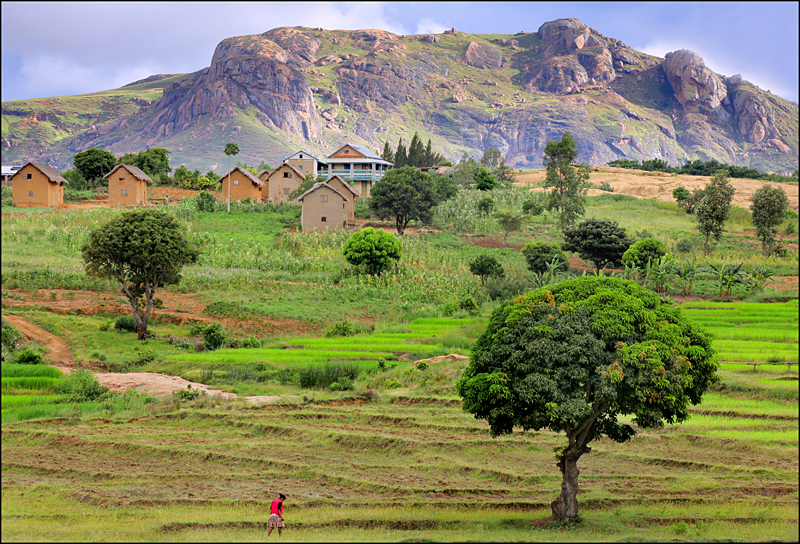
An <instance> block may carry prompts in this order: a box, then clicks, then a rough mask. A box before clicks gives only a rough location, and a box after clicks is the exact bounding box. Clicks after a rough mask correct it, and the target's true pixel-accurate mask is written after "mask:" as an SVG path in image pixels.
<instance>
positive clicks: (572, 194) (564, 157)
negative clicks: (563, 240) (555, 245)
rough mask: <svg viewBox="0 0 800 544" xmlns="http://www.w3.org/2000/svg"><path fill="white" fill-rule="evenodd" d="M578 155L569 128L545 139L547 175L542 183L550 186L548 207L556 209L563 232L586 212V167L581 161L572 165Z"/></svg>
mask: <svg viewBox="0 0 800 544" xmlns="http://www.w3.org/2000/svg"><path fill="white" fill-rule="evenodd" d="M577 157H578V149H577V148H576V146H575V140H573V139H572V136H570V134H569V132H565V133H564V135H563V136H562V137H561V140H556V141H552V142H548V143H547V145H546V146H545V148H544V167H545V168H546V169H547V175H546V177H545V181H544V184H543V187H544V188H545V189H551V191H550V192H549V193H548V197H549V200H548V203H547V209H548V210H558V212H559V224H560V226H561V232H562V233H563V232H564V231H565V230H566V229H567V228H568V227H569V226H571V225H573V224H574V223H575V222H576V221H577V220H578V218H579V217H581V216H582V215H583V214H584V213H585V209H584V205H585V203H586V192H587V189H586V187H585V185H586V182H587V181H588V180H589V169H588V168H587V167H586V166H584V165H578V166H574V165H573V164H572V163H573V162H574V161H575V159H576V158H577Z"/></svg>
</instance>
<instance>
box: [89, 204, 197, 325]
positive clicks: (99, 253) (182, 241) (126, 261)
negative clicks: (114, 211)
mask: <svg viewBox="0 0 800 544" xmlns="http://www.w3.org/2000/svg"><path fill="white" fill-rule="evenodd" d="M81 252H82V254H83V260H84V262H85V263H86V271H87V273H88V274H91V275H96V276H101V277H107V278H113V279H115V280H117V281H118V282H119V283H120V284H121V285H122V292H123V293H124V294H125V296H126V297H127V299H128V302H129V303H130V305H131V311H132V313H133V318H134V319H135V320H136V327H137V330H138V337H139V340H144V339H146V338H147V322H148V319H149V318H150V312H151V311H152V309H153V300H154V299H155V295H156V291H157V290H158V288H159V287H161V286H163V285H169V284H175V283H179V282H180V279H181V276H180V271H181V269H182V268H183V266H184V265H187V264H190V263H193V262H196V261H197V258H198V256H199V254H200V253H199V251H198V250H197V249H195V248H192V247H191V246H190V243H189V239H188V237H187V235H186V230H185V229H184V228H183V227H181V225H180V224H178V221H177V220H176V219H175V218H174V217H172V216H171V215H169V214H167V213H164V212H162V211H160V210H156V209H142V210H134V211H130V212H123V213H122V214H121V215H120V216H118V217H117V218H116V219H112V220H111V221H110V222H108V223H106V224H105V225H103V226H102V227H99V228H97V229H95V230H94V231H92V232H91V233H89V240H88V242H87V243H86V245H84V246H83V247H82V248H81Z"/></svg>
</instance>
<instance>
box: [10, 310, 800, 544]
mask: <svg viewBox="0 0 800 544" xmlns="http://www.w3.org/2000/svg"><path fill="white" fill-rule="evenodd" d="M687 306H688V308H687V312H692V313H694V314H695V315H694V317H695V319H697V320H701V321H705V322H707V323H708V324H711V323H712V322H713V321H714V320H716V322H718V323H719V324H718V325H714V326H710V328H712V329H713V330H714V331H715V332H717V330H718V329H719V330H721V329H738V330H739V331H740V332H741V331H744V330H745V329H744V328H743V327H745V325H744V324H741V319H739V318H741V317H743V316H745V315H746V314H747V313H748V312H750V313H752V314H753V316H754V317H753V325H754V328H755V325H757V324H758V326H759V327H761V328H762V329H763V324H761V323H763V322H762V321H759V320H758V319H757V318H756V317H755V316H756V315H761V317H763V312H758V311H756V310H762V309H763V310H768V311H769V313H770V314H772V315H783V316H784V318H783V319H782V320H780V321H778V322H776V324H775V328H774V330H775V331H776V338H780V339H781V342H784V340H785V339H786V338H788V337H791V330H792V329H793V328H794V329H795V330H796V313H795V314H792V311H794V312H796V307H797V304H796V302H794V303H785V304H762V305H753V307H750V306H748V305H742V304H738V305H720V304H719V303H714V304H712V305H704V304H702V303H701V304H695V303H693V304H690V305H687ZM722 307H726V308H729V310H725V311H723V310H720V309H719V308H722ZM792 315H794V319H795V321H794V322H792V320H791V316H792ZM725 316H728V317H730V318H735V319H727V320H726V319H725ZM724 323H729V324H730V323H734V326H729V325H724ZM780 323H783V325H782V327H779V326H778V325H779V324H780ZM741 336H742V335H739V337H741ZM744 336H746V335H744ZM367 338H369V337H365V339H367ZM350 340H353V341H354V345H358V343H357V342H358V338H353V339H350ZM385 341H386V340H385V339H384V340H381V342H385ZM726 341H727V340H725V339H724V338H720V340H718V342H719V343H720V347H719V349H720V350H722V349H723V346H724V345H725V344H724V342H726ZM343 342H345V340H340V341H337V345H338V344H341V343H343ZM795 342H796V339H795ZM779 343H780V342H779ZM789 343H791V342H789ZM376 345H380V342H378V343H376V342H371V343H370V342H364V343H363V347H361V348H360V349H362V350H368V349H377V348H373V346H376ZM308 347H309V348H312V346H311V345H309V346H308ZM381 349H395V348H381ZM253 351H256V350H253ZM301 351H302V350H301ZM764 353H765V354H768V353H771V352H770V351H769V350H767V351H764ZM464 365H465V362H463V361H455V362H441V363H433V364H431V365H430V366H429V367H428V368H427V369H426V370H424V371H423V372H421V373H420V374H426V375H427V376H428V378H429V379H430V380H431V381H435V380H437V379H439V378H441V376H445V375H447V376H457V375H458V374H459V373H460V371H461V370H462V369H463V367H464ZM721 374H722V376H723V381H722V383H721V384H720V385H719V386H718V387H717V388H716V389H715V390H714V391H712V392H709V393H708V394H707V395H706V397H704V402H703V403H702V404H701V405H699V406H696V407H694V408H693V417H692V418H691V419H690V420H689V421H687V422H686V423H684V424H683V425H678V426H667V427H665V428H663V429H660V430H649V431H642V432H640V434H639V435H638V436H636V437H634V438H633V439H632V440H631V441H630V442H628V443H626V444H616V443H613V442H611V441H609V440H601V441H599V442H597V443H595V444H594V447H593V451H592V453H591V454H590V455H586V456H584V457H583V458H582V459H581V462H580V468H581V471H582V473H581V478H580V484H581V493H580V495H579V501H580V503H581V509H582V514H583V517H584V520H583V521H582V522H581V523H580V524H578V525H575V526H570V527H554V526H551V525H549V524H547V523H545V522H544V521H543V518H546V517H548V516H549V514H550V507H549V504H550V502H551V501H552V500H553V499H554V498H555V497H556V495H557V493H558V490H559V487H560V481H561V478H560V474H559V472H558V469H557V468H556V466H555V460H554V457H553V449H554V448H556V447H559V446H563V437H562V436H559V435H556V434H554V433H551V432H529V433H522V432H518V433H515V434H513V435H511V436H507V437H502V438H494V439H493V438H491V437H490V436H489V433H488V428H487V426H486V424H485V423H484V422H482V421H477V420H475V419H473V418H472V417H471V416H470V415H468V414H465V413H464V412H462V411H461V406H460V402H459V400H458V399H457V398H456V397H455V395H454V394H453V393H452V392H450V393H446V392H443V393H442V394H437V395H434V394H430V392H428V393H426V392H425V391H429V390H426V389H424V388H423V387H422V386H421V385H420V384H421V380H417V382H414V383H412V384H411V385H409V386H407V387H403V388H398V389H388V388H383V389H380V393H379V394H375V393H373V394H372V395H362V396H358V395H352V394H349V395H348V394H345V395H344V396H341V397H338V398H330V399H329V400H324V401H319V400H318V401H316V402H314V401H310V400H307V401H303V402H300V401H297V402H294V403H288V401H287V403H286V404H278V405H266V406H256V407H253V406H250V407H245V406H244V405H242V404H238V403H227V404H219V403H216V404H215V403H214V402H210V401H209V400H208V399H202V398H201V399H199V400H197V401H194V402H193V403H189V404H180V403H179V404H177V405H171V406H170V405H162V406H161V407H160V409H159V410H157V411H156V412H154V413H152V414H151V415H148V416H146V417H139V416H131V417H124V416H122V417H118V416H115V417H114V418H113V419H112V418H109V419H105V418H97V417H95V418H92V419H83V420H80V419H58V420H54V421H41V422H37V421H29V422H22V423H17V424H13V425H4V426H3V444H2V446H3V460H2V463H3V539H4V540H85V539H86V538H87V536H89V535H91V536H93V537H95V538H97V539H101V540H158V541H173V540H176V541H177V540H180V541H185V540H191V541H198V540H256V539H263V538H264V536H265V535H264V531H265V520H266V517H267V512H268V506H269V502H270V501H271V499H272V498H274V496H276V495H277V493H278V492H283V493H285V494H287V495H288V497H289V498H288V500H287V502H286V512H285V513H286V519H287V524H288V525H287V527H288V528H287V530H286V531H287V532H286V534H284V538H288V539H290V540H293V541H336V540H348V541H350V540H361V541H407V540H414V541H420V540H425V539H428V540H432V541H453V540H493V541H514V540H516V541H519V540H523V541H586V540H612V541H618V540H626V539H644V540H671V539H675V538H679V539H683V538H692V539H730V540H738V541H759V540H797V536H798V522H797V506H798V500H797V499H798V495H797V493H798V484H797V481H798V457H797V450H798V412H797V410H798V404H797V367H796V366H794V367H793V369H792V370H791V371H789V370H787V368H786V366H785V365H783V364H781V365H774V366H762V367H759V368H758V370H757V371H755V372H753V370H752V369H751V367H749V366H745V365H741V364H736V363H723V365H722V369H721ZM364 380H365V381H366V382H368V383H366V385H374V384H375V383H377V382H379V381H380V380H379V379H376V378H375V377H374V376H373V377H366V378H364ZM370 380H371V381H370ZM363 383H365V382H362V384H363ZM775 384H786V385H787V387H785V388H778V387H776V385H775ZM4 402H5V401H4Z"/></svg>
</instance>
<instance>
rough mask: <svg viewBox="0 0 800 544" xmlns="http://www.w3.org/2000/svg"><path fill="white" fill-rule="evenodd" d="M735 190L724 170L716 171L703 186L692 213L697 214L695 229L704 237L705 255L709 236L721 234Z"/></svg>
mask: <svg viewBox="0 0 800 544" xmlns="http://www.w3.org/2000/svg"><path fill="white" fill-rule="evenodd" d="M735 192H736V189H735V188H734V187H733V185H731V184H730V182H729V181H728V172H726V171H725V170H719V171H717V172H716V173H715V174H714V176H713V177H712V178H711V181H710V182H709V183H708V185H706V186H705V187H704V188H703V193H702V195H703V196H702V199H701V200H700V202H699V203H698V204H697V207H696V208H695V210H694V213H695V215H696V216H697V230H699V231H700V233H701V234H704V235H705V237H706V238H705V243H704V244H703V252H704V253H705V255H708V239H709V236H710V235H712V234H713V235H714V238H715V239H716V240H719V239H720V237H721V236H722V229H723V227H724V226H725V221H727V219H728V213H729V212H730V209H731V201H732V200H733V195H734V193H735Z"/></svg>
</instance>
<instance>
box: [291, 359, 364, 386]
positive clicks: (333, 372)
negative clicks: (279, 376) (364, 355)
mask: <svg viewBox="0 0 800 544" xmlns="http://www.w3.org/2000/svg"><path fill="white" fill-rule="evenodd" d="M358 372H359V368H358V363H357V362H347V363H325V364H324V365H318V366H309V367H306V368H302V369H300V373H299V376H298V377H299V382H300V387H303V388H305V389H309V388H312V387H316V388H320V389H328V388H330V386H331V384H333V383H338V384H340V385H341V384H342V382H343V380H347V379H349V380H350V382H351V383H352V382H353V381H354V380H355V379H356V378H358Z"/></svg>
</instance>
